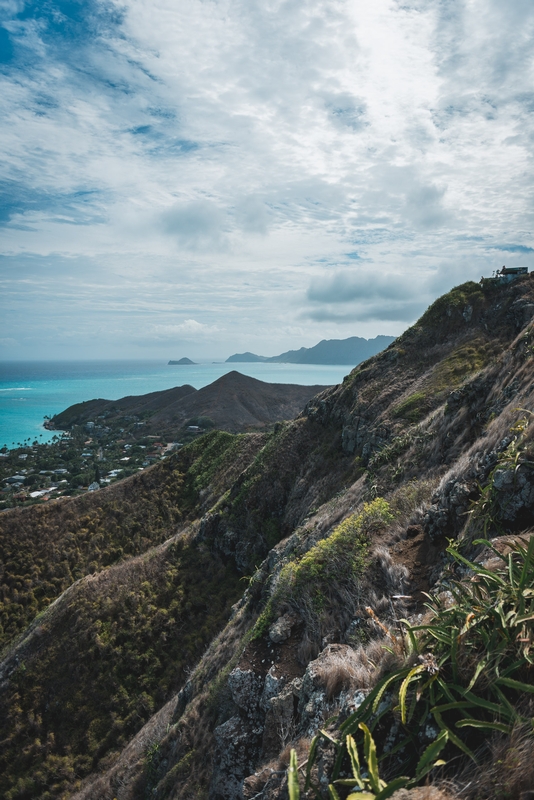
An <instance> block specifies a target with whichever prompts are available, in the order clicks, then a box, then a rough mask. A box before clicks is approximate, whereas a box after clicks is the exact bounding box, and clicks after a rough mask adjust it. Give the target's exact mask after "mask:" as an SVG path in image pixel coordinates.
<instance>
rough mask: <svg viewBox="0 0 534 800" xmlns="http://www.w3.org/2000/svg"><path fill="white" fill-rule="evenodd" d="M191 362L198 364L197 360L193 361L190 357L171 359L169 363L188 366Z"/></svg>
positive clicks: (172, 365)
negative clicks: (177, 359)
mask: <svg viewBox="0 0 534 800" xmlns="http://www.w3.org/2000/svg"><path fill="white" fill-rule="evenodd" d="M189 364H196V361H191V359H190V358H181V359H180V360H179V361H169V362H168V365H169V366H171V367H186V366H189Z"/></svg>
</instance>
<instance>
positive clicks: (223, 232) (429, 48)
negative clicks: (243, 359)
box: [0, 0, 534, 359]
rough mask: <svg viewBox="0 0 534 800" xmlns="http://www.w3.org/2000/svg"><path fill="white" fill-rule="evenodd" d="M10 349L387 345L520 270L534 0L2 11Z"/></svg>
mask: <svg viewBox="0 0 534 800" xmlns="http://www.w3.org/2000/svg"><path fill="white" fill-rule="evenodd" d="M0 26H1V27H0V120H1V122H0V280H1V292H0V295H1V296H0V303H1V307H0V312H1V314H0V315H1V320H0V359H34V358H35V359H45V358H59V359H63V358H140V359H141V358H165V359H167V358H173V359H174V358H180V357H182V356H188V357H190V358H193V359H194V358H210V357H214V358H219V357H224V358H226V357H227V356H229V355H231V354H232V353H235V352H242V351H245V350H250V351H252V352H255V353H259V354H262V355H275V354H277V353H280V352H283V351H285V350H287V349H295V348H298V347H301V346H306V347H310V346H313V345H314V344H316V343H317V342H318V341H320V340H321V339H334V338H346V337H348V336H364V337H366V338H369V337H373V336H376V335H378V334H386V335H393V336H396V335H398V334H400V333H401V332H402V331H403V330H405V329H406V327H407V326H408V325H410V324H412V323H413V322H414V321H415V320H416V319H417V318H418V316H419V315H420V314H421V313H422V312H423V311H424V310H425V308H426V307H427V306H428V305H429V303H431V302H432V301H433V300H434V299H435V298H436V297H438V296H439V295H441V294H442V293H443V292H445V291H448V290H449V289H450V288H452V286H455V285H457V284H459V283H462V282H463V281H466V280H480V277H481V276H482V275H485V276H490V275H491V274H492V271H493V270H495V269H497V268H500V267H501V266H502V265H504V264H505V265H506V266H528V267H529V268H530V269H534V257H533V256H534V240H533V237H532V229H533V211H534V207H533V193H534V181H533V167H532V150H533V142H534V63H533V62H534V46H533V45H534V42H533V38H534V36H533V34H534V4H533V3H532V0H507V2H506V3H504V2H502V0H415V1H414V2H409V1H408V2H401V1H400V0H399V2H397V1H396V0H179V2H176V0H122V2H115V1H114V0H82V1H81V2H76V1H75V0H38V2H29V1H28V2H26V1H25V0H0Z"/></svg>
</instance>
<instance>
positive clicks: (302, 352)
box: [226, 336, 394, 367]
mask: <svg viewBox="0 0 534 800" xmlns="http://www.w3.org/2000/svg"><path fill="white" fill-rule="evenodd" d="M393 341H394V337H393V336H375V338H374V339H362V338H361V337H360V336H351V337H350V338H348V339H323V340H322V341H321V342H319V344H316V345H314V346H313V347H301V348H300V349H299V350H288V351H287V352H286V353H281V354H280V355H279V356H270V357H269V356H257V355H255V354H254V353H249V352H247V353H236V354H235V355H233V356H230V358H227V359H226V361H227V362H231V363H243V362H247V361H248V362H254V361H266V362H273V363H279V364H346V365H347V366H351V367H355V366H357V365H358V364H359V363H360V362H361V361H365V360H366V359H368V358H371V356H374V355H376V354H377V353H379V352H380V351H381V350H384V348H386V347H387V346H388V345H390V344H391V343H392V342H393Z"/></svg>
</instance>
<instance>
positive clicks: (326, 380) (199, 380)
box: [0, 361, 351, 448]
mask: <svg viewBox="0 0 534 800" xmlns="http://www.w3.org/2000/svg"><path fill="white" fill-rule="evenodd" d="M232 370H237V371H238V372H241V373H242V374H243V375H250V376H251V377H252V378H258V379H259V380H261V381H266V382H268V383H298V384H301V385H308V386H309V385H317V384H319V385H322V386H331V385H334V384H337V383H340V382H341V381H342V380H343V378H344V376H345V375H347V374H348V373H349V372H350V370H351V367H347V366H330V365H326V364H262V363H259V364H255V363H251V364H227V363H213V362H212V363H200V364H195V365H189V366H169V365H167V363H166V362H163V361H3V362H0V447H2V446H3V445H6V446H7V447H8V448H13V447H18V446H19V445H20V444H24V442H26V441H27V440H28V439H29V440H30V442H33V441H35V440H37V441H38V442H47V441H50V439H51V438H52V437H53V436H54V433H53V432H51V431H47V430H46V429H45V428H44V427H43V421H44V417H45V416H50V417H51V416H53V415H54V414H57V413H59V412H60V411H63V410H64V409H66V408H68V407H69V406H71V405H73V404H74V403H81V402H83V401H84V400H93V399H94V398H105V399H106V400H118V399H119V398H120V397H125V396H126V395H139V394H147V393H148V392H156V391H159V390H160V389H170V388H172V387H173V386H183V385H184V384H190V385H191V386H194V387H195V389H201V388H202V387H203V386H207V385H208V384H209V383H212V382H213V381H214V380H216V379H217V378H219V377H220V376H221V375H224V374H225V373H227V372H231V371H232Z"/></svg>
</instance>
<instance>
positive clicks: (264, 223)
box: [235, 195, 272, 236]
mask: <svg viewBox="0 0 534 800" xmlns="http://www.w3.org/2000/svg"><path fill="white" fill-rule="evenodd" d="M235 218H236V222H237V224H238V226H239V227H240V228H241V229H242V230H243V231H245V232H246V233H259V234H262V235H263V236H265V235H266V233H267V231H268V228H269V225H270V223H271V220H272V215H271V214H270V212H269V210H268V208H267V206H266V205H265V202H264V201H263V200H261V198H259V197H257V196H255V195H249V196H248V197H244V198H243V199H242V200H240V201H238V203H237V204H236V207H235Z"/></svg>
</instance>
